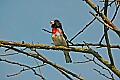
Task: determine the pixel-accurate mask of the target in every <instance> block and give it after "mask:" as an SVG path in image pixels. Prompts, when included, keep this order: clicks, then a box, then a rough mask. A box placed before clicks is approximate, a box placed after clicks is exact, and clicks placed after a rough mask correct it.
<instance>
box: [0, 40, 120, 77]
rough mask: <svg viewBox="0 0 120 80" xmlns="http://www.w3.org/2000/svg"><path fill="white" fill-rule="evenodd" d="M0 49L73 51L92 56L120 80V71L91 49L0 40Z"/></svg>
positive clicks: (47, 61)
mask: <svg viewBox="0 0 120 80" xmlns="http://www.w3.org/2000/svg"><path fill="white" fill-rule="evenodd" d="M10 46H12V47H10ZM0 47H5V48H9V49H12V50H15V51H17V52H21V50H18V49H16V48H13V47H26V48H35V49H46V50H49V49H52V50H67V51H73V52H81V53H87V54H92V55H93V56H94V57H96V58H97V59H98V60H99V61H100V62H102V63H103V64H104V65H105V66H107V67H108V68H109V69H110V70H111V71H112V72H114V73H115V74H116V75H117V76H118V77H119V78H120V71H119V70H118V69H117V68H116V67H115V66H113V65H111V64H110V63H109V62H108V61H107V60H105V59H104V58H102V56H100V55H99V53H98V52H96V51H94V50H93V49H91V48H88V49H86V48H74V47H71V48H67V47H64V46H48V45H43V44H28V43H22V42H8V41H4V40H0ZM22 53H23V54H26V55H28V56H31V57H34V58H36V59H38V60H41V61H43V62H45V63H48V64H50V65H52V66H54V67H56V68H60V69H62V70H64V71H66V72H67V73H69V74H72V75H74V76H76V77H78V78H80V79H83V78H81V77H80V76H78V75H76V74H74V73H72V72H69V71H68V70H66V69H63V68H62V67H60V66H58V65H57V64H53V63H52V62H50V61H49V60H45V59H41V58H39V57H38V55H35V54H32V53H27V52H22Z"/></svg>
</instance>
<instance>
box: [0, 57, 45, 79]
mask: <svg viewBox="0 0 120 80" xmlns="http://www.w3.org/2000/svg"><path fill="white" fill-rule="evenodd" d="M0 61H4V62H7V63H10V64H15V65H19V66H23V67H27V68H29V69H30V70H32V71H33V72H34V74H35V75H37V76H40V77H41V78H42V79H43V80H45V78H44V77H43V76H42V75H40V74H37V73H36V71H35V70H34V69H33V68H32V67H30V66H27V65H25V64H20V63H18V62H13V61H9V60H6V59H1V58H0ZM22 71H24V69H23V70H21V71H20V72H18V73H16V74H11V75H7V76H8V77H11V76H16V75H18V74H20V73H21V72H22Z"/></svg>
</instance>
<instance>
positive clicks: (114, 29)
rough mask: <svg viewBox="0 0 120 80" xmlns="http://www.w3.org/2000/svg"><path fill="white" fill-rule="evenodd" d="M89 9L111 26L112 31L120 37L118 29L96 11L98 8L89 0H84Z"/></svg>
mask: <svg viewBox="0 0 120 80" xmlns="http://www.w3.org/2000/svg"><path fill="white" fill-rule="evenodd" d="M84 1H85V2H86V3H87V4H88V5H89V6H90V7H91V8H93V9H94V10H95V12H96V13H98V14H99V16H100V17H101V18H102V19H103V20H104V21H105V22H106V23H107V24H108V25H109V26H111V27H112V28H113V29H112V30H113V31H115V32H116V33H117V34H118V36H119V37H120V30H118V28H117V27H116V26H115V25H114V24H113V23H112V22H111V21H110V20H109V19H108V18H107V17H106V16H105V15H104V14H103V13H102V12H101V11H99V10H98V8H97V7H96V6H95V5H94V4H93V3H92V2H91V0H84Z"/></svg>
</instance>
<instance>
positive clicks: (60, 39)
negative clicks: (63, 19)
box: [50, 20, 72, 63]
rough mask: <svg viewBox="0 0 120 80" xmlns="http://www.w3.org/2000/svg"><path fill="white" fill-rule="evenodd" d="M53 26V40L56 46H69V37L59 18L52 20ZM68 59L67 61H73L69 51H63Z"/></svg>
mask: <svg viewBox="0 0 120 80" xmlns="http://www.w3.org/2000/svg"><path fill="white" fill-rule="evenodd" d="M50 24H52V25H51V27H52V40H53V44H54V45H55V46H65V47H68V42H67V41H66V40H67V37H66V35H65V33H64V31H63V29H62V25H61V23H60V21H59V20H52V21H50ZM63 52H64V55H65V59H66V63H71V62H72V60H71V58H70V55H69V51H63Z"/></svg>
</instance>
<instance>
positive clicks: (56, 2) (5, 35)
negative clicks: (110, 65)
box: [0, 0, 120, 80]
mask: <svg viewBox="0 0 120 80" xmlns="http://www.w3.org/2000/svg"><path fill="white" fill-rule="evenodd" d="M92 1H93V2H94V3H95V4H96V5H99V6H100V9H101V8H102V6H103V3H101V2H99V1H98V0H92ZM114 9H115V6H114V4H113V5H112V6H111V7H110V8H109V12H108V18H109V19H111V18H112V16H113V13H114V11H115V10H114ZM89 11H92V12H94V11H93V10H92V9H91V8H90V7H89V6H88V5H87V4H86V3H85V2H83V1H82V0H0V39H1V40H7V41H17V42H21V41H25V42H26V43H32V41H33V42H34V43H38V42H39V43H41V44H47V45H52V44H51V42H52V40H51V34H49V33H46V32H44V31H42V29H43V28H44V29H47V30H51V27H50V23H49V22H50V21H51V20H54V19H59V20H60V21H61V23H62V25H63V29H64V31H65V33H66V35H67V37H68V40H70V39H71V38H72V37H73V36H74V35H75V34H76V33H77V32H78V31H80V30H81V29H82V28H84V26H85V25H86V24H87V23H89V21H90V20H92V19H93V16H92V15H91V14H89ZM119 19H120V10H119V11H118V14H117V16H116V19H115V20H114V22H113V23H114V24H115V25H116V26H117V28H119V30H120V20H119ZM102 35H103V26H102V24H101V23H99V22H98V21H97V20H96V21H95V22H94V23H92V24H91V25H90V26H89V27H88V28H87V29H86V30H85V31H84V32H83V33H82V34H80V35H79V36H78V37H76V38H75V39H74V40H73V42H74V43H83V41H86V42H92V43H98V42H99V41H100V39H101V36H102ZM109 37H110V42H111V44H116V45H120V38H119V37H118V36H117V35H116V33H115V32H113V31H111V30H109ZM103 43H105V41H103ZM91 48H92V49H94V50H96V51H98V52H99V53H100V55H101V56H103V57H104V58H105V59H107V60H109V58H108V56H107V50H106V48H98V49H97V48H95V47H91ZM10 52H11V51H8V52H7V53H10ZM39 52H40V53H41V54H43V55H44V56H45V57H46V58H47V59H49V60H50V61H52V62H54V63H56V64H59V65H61V66H63V67H65V68H67V69H68V70H70V71H73V72H74V73H76V74H79V75H81V76H82V77H83V78H85V79H86V80H106V78H105V77H103V76H101V75H99V74H98V73H97V72H95V71H94V70H93V68H96V69H98V70H100V71H102V72H103V73H105V74H107V75H108V76H109V74H108V73H107V72H106V71H105V70H103V69H101V68H100V67H98V66H97V65H95V64H94V63H93V62H89V63H85V64H66V63H65V60H64V56H63V54H62V51H53V50H51V51H48V50H39ZM3 53H5V52H4V49H3V48H1V49H0V54H3ZM112 53H113V56H114V60H115V65H116V66H117V68H118V69H119V70H120V50H118V49H112ZM70 55H71V57H72V60H73V62H75V61H85V60H86V59H85V58H84V56H83V55H84V54H82V53H77V52H70ZM86 55H87V54H86ZM87 56H89V57H92V56H91V55H87ZM0 58H3V59H8V60H11V61H17V62H19V63H22V64H27V65H29V66H35V65H36V63H35V61H34V59H33V58H31V57H27V56H26V55H23V54H18V55H15V56H9V57H0ZM39 64H41V62H39ZM22 68H23V67H19V66H16V65H10V64H8V63H4V62H0V79H1V80H31V79H32V80H40V79H41V78H39V77H37V76H35V75H34V74H33V72H32V71H26V72H23V73H21V74H20V75H18V76H14V77H7V76H6V75H7V74H14V73H16V72H19V71H20V70H21V69H22ZM41 71H42V74H43V76H44V77H45V78H46V79H47V80H67V79H66V77H64V76H63V75H62V74H61V73H60V72H59V71H58V70H56V69H54V68H53V67H52V66H50V65H46V66H44V67H42V68H41ZM115 79H116V80H118V77H117V76H115ZM74 80H77V79H76V78H74Z"/></svg>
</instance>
